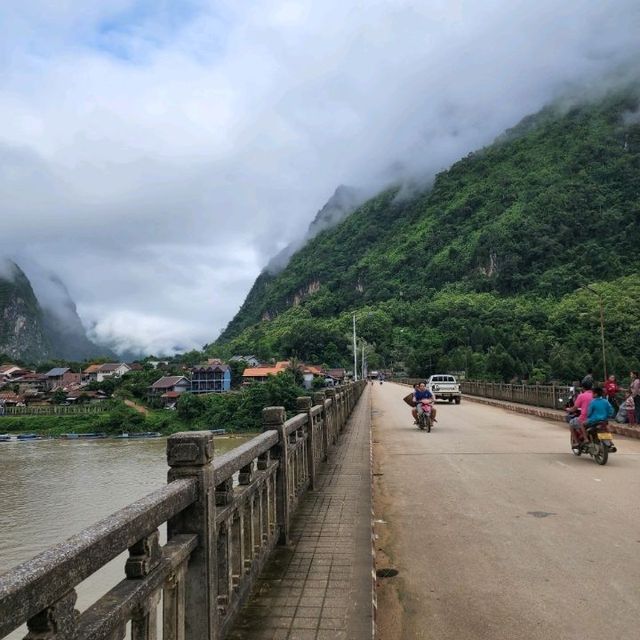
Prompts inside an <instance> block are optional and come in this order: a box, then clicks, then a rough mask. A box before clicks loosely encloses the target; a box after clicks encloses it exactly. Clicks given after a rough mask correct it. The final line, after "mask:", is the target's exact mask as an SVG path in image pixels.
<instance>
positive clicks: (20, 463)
mask: <svg viewBox="0 0 640 640" xmlns="http://www.w3.org/2000/svg"><path fill="white" fill-rule="evenodd" d="M246 439H247V437H236V438H224V437H222V438H215V450H216V452H217V453H218V454H219V453H223V452H225V451H228V450H229V449H231V448H233V447H235V446H238V445H239V444H241V443H242V442H244V441H245V440H246ZM165 449H166V438H157V439H150V440H131V441H127V440H92V441H81V440H70V441H66V440H42V441H36V442H28V441H27V442H15V441H14V442H3V443H0V469H1V470H2V471H1V472H0V504H1V505H2V508H1V509H0V574H2V573H4V572H5V571H8V570H9V569H11V568H12V567H14V566H15V565H16V564H18V563H20V562H22V561H24V560H28V559H29V558H31V557H33V556H34V555H36V554H38V553H40V552H41V551H43V550H44V549H46V548H47V547H49V546H51V545H52V544H56V543H57V542H61V541H62V540H65V539H66V538H68V537H69V536H71V535H73V534H75V533H77V532H79V531H80V530H81V529H83V528H85V527H87V526H89V525H91V524H93V523H95V522H97V521H98V520H101V519H102V518H104V517H106V516H108V515H110V514H111V513H113V512H115V511H117V510H118V509H121V508H122V507H124V506H126V505H128V504H130V503H131V502H134V501H135V500H138V499H139V498H142V497H143V496H145V495H146V494H148V493H150V492H151V491H153V490H154V489H157V488H159V487H160V486H162V485H163V484H164V483H166V478H167V470H168V467H167V464H166V457H165ZM161 535H162V536H163V542H164V536H165V531H164V530H163V531H161ZM125 558H126V553H125V554H122V555H121V556H120V557H119V558H116V559H115V560H113V561H112V562H110V563H109V564H108V565H107V566H106V567H104V568H103V569H102V570H100V571H99V572H97V573H96V574H94V575H93V576H91V577H90V578H89V579H87V580H85V582H83V583H82V585H80V587H79V588H78V605H77V607H78V609H80V610H81V611H82V610H84V609H85V608H86V607H87V606H88V605H89V604H91V603H92V602H94V601H95V600H96V599H97V598H98V597H100V596H101V595H102V594H103V593H105V591H106V590H107V589H109V588H111V587H112V586H114V585H115V584H117V583H118V582H119V581H120V580H121V579H122V578H123V577H124V560H125ZM24 635H25V633H24V630H22V631H16V632H14V633H12V634H10V635H9V636H7V638H10V639H12V640H13V639H14V638H22V637H24Z"/></svg>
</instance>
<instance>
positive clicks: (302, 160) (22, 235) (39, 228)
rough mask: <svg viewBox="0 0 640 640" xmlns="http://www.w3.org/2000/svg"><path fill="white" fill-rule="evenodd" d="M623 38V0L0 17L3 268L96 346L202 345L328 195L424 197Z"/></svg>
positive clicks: (635, 19)
mask: <svg viewBox="0 0 640 640" xmlns="http://www.w3.org/2000/svg"><path fill="white" fill-rule="evenodd" d="M638 33H640V3H639V2H638V0H610V1H607V0H602V1H600V2H594V1H593V0H565V1H564V2H562V3H560V2H558V1H557V0H537V1H536V2H531V1H530V0H526V1H525V0H482V1H480V0H473V1H471V0H442V1H440V0H386V1H384V0H377V1H376V0H369V1H367V2H353V1H352V0H315V1H313V2H312V1H307V0H300V1H290V0H253V1H248V0H217V1H216V0H208V1H207V0H184V1H175V2H172V1H170V0H92V1H91V2H86V0H48V1H45V0H20V2H4V3H2V4H1V5H0V255H2V254H4V255H8V256H12V257H14V258H17V259H18V261H23V262H24V263H29V262H35V263H38V264H39V265H40V266H42V267H44V268H46V269H52V270H54V271H55V272H56V273H57V274H58V275H59V276H60V277H61V278H62V279H63V280H64V282H65V283H66V284H67V286H68V288H69V290H70V292H71V294H72V295H73V297H74V299H75V300H76V302H77V303H78V308H79V311H80V313H81V315H82V319H83V321H84V322H85V323H86V325H87V326H89V327H91V328H92V329H91V331H92V332H93V336H94V337H97V338H98V339H99V340H101V341H103V342H109V343H111V344H115V345H119V346H121V347H128V348H139V349H141V350H143V351H145V352H162V351H170V350H172V349H173V348H175V347H179V348H182V349H184V348H190V347H193V346H200V345H202V344H203V343H205V342H210V341H212V340H213V339H215V337H216V336H217V334H218V333H219V331H220V330H221V329H222V328H223V327H224V326H225V324H226V323H227V322H228V321H229V320H230V319H231V317H232V316H233V314H234V313H235V311H236V310H237V308H238V307H239V305H240V304H241V303H242V301H243V299H244V296H245V295H246V293H247V292H248V290H249V288H250V286H251V284H252V282H253V280H254V278H255V277H256V275H257V274H258V273H259V271H260V270H261V269H262V268H263V267H264V266H265V264H266V263H267V261H268V259H269V257H270V256H272V255H273V254H274V253H276V252H277V251H278V250H279V249H281V248H282V247H283V246H284V245H285V244H286V243H288V242H289V241H291V240H292V239H294V238H295V237H296V236H297V235H300V234H301V233H303V232H304V230H305V228H306V226H307V225H308V223H309V222H310V220H311V219H312V217H313V216H314V215H315V213H316V211H317V210H318V209H319V208H320V207H321V206H322V205H323V204H324V202H325V201H326V200H327V199H328V198H329V196H330V195H331V194H332V193H333V191H334V189H335V188H336V186H337V185H339V184H341V183H342V184H351V185H356V186H360V187H365V188H368V189H371V190H374V189H375V188H379V187H381V186H382V185H384V184H387V183H388V181H389V180H391V179H398V178H404V177H413V178H415V177H418V178H421V179H422V178H425V177H428V176H429V175H431V174H432V173H433V172H434V171H437V170H440V169H442V168H444V167H446V166H448V165H449V164H450V163H451V162H452V161H454V160H456V159H457V158H458V157H460V156H461V155H464V154H466V153H468V152H469V151H471V150H473V149H475V148H477V147H479V146H482V145H484V144H487V143H488V142H490V141H491V140H492V139H493V138H494V137H495V136H496V135H497V134H499V133H500V132H501V131H502V130H503V129H504V128H506V127H509V126H511V125H513V124H515V123H516V122H517V121H518V120H519V119H520V118H521V117H522V116H524V115H526V114H528V113H531V112H533V111H535V110H537V109H539V108H540V107H541V106H542V105H544V104H545V103H546V102H548V101H549V100H551V99H553V98H555V97H557V96H559V95H562V94H563V93H564V92H565V91H567V90H569V91H572V92H574V93H575V92H576V91H582V90H583V89H584V90H587V91H589V92H592V91H597V90H599V89H600V88H601V87H602V86H603V83H604V82H607V81H608V80H610V79H611V78H613V77H614V76H615V77H617V76H619V75H620V74H621V73H625V72H626V70H627V69H628V65H630V64H632V63H633V62H634V61H635V60H637V59H640V38H639V37H638Z"/></svg>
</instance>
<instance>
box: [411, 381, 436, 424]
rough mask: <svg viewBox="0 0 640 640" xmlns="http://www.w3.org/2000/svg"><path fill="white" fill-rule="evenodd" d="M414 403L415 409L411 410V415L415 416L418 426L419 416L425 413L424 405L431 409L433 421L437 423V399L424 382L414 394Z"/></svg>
mask: <svg viewBox="0 0 640 640" xmlns="http://www.w3.org/2000/svg"><path fill="white" fill-rule="evenodd" d="M413 401H414V402H415V408H414V409H412V410H411V413H412V414H413V419H414V420H415V423H416V424H418V414H419V413H422V412H423V411H425V408H424V406H423V405H428V406H430V407H431V419H432V420H433V421H434V422H436V408H435V399H434V397H433V394H432V393H431V391H429V389H427V385H426V384H425V383H424V382H421V383H420V384H419V385H418V388H417V389H416V390H415V392H414V394H413Z"/></svg>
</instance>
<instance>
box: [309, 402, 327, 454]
mask: <svg viewBox="0 0 640 640" xmlns="http://www.w3.org/2000/svg"><path fill="white" fill-rule="evenodd" d="M324 401H325V395H324V391H317V392H316V393H314V394H313V404H314V405H315V406H316V407H318V406H319V407H322V433H321V434H320V437H321V438H322V459H323V460H326V459H327V456H328V455H329V423H328V420H327V412H326V411H325V407H324Z"/></svg>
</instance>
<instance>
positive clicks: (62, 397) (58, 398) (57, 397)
mask: <svg viewBox="0 0 640 640" xmlns="http://www.w3.org/2000/svg"><path fill="white" fill-rule="evenodd" d="M66 401H67V394H66V392H65V391H63V390H62V389H56V390H55V391H54V392H53V394H52V396H51V402H53V404H62V403H63V402H66Z"/></svg>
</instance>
